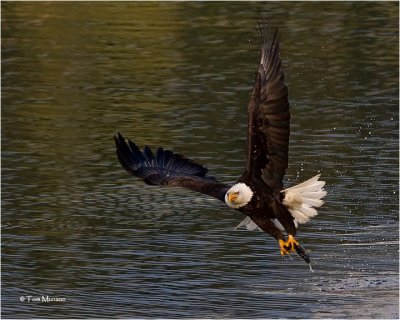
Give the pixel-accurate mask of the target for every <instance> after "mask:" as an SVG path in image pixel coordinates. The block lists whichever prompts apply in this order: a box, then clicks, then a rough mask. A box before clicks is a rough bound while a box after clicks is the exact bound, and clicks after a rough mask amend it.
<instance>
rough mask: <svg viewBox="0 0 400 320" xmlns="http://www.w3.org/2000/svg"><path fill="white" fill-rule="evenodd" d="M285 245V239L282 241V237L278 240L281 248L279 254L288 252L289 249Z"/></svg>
mask: <svg viewBox="0 0 400 320" xmlns="http://www.w3.org/2000/svg"><path fill="white" fill-rule="evenodd" d="M285 246H286V243H285V241H283V240H282V239H281V240H279V247H280V248H281V255H283V256H284V255H285V254H289V251H287V250H286V248H285Z"/></svg>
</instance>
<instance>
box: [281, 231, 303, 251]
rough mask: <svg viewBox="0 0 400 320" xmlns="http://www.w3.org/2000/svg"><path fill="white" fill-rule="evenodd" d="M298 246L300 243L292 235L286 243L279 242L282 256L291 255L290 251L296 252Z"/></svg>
mask: <svg viewBox="0 0 400 320" xmlns="http://www.w3.org/2000/svg"><path fill="white" fill-rule="evenodd" d="M298 246H299V243H298V242H297V241H296V239H295V238H294V237H293V236H292V235H291V234H289V237H288V240H287V241H286V242H285V241H283V240H282V239H280V240H279V247H280V249H281V255H285V254H289V253H290V251H295V250H296V248H297V247H298Z"/></svg>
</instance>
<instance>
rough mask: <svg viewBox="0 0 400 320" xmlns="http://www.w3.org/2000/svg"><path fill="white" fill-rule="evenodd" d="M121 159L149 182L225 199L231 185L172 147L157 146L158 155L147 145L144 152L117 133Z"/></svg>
mask: <svg viewBox="0 0 400 320" xmlns="http://www.w3.org/2000/svg"><path fill="white" fill-rule="evenodd" d="M114 140H115V146H116V151H117V156H118V160H119V162H120V163H121V165H122V167H123V168H124V169H125V170H126V171H127V172H128V173H129V174H131V175H133V176H136V177H139V178H142V179H143V181H144V182H145V183H147V184H150V185H161V186H173V187H182V188H186V189H190V190H193V191H197V192H200V193H203V194H207V195H209V196H212V197H214V198H217V199H219V200H221V201H225V193H226V191H227V190H228V189H229V186H228V185H226V184H223V183H220V182H218V181H216V180H215V178H214V177H211V176H208V175H207V172H208V170H207V169H206V168H204V167H203V166H201V165H200V164H197V163H195V162H193V161H192V160H190V159H188V158H185V157H183V156H181V155H179V154H177V153H173V152H172V151H170V150H164V149H163V148H161V147H160V148H158V149H157V152H156V155H154V153H153V152H152V151H151V149H150V148H149V147H148V146H146V147H144V150H143V153H142V152H141V151H140V150H139V148H138V147H137V146H136V144H135V143H134V142H132V141H131V140H129V141H128V143H126V141H125V139H124V137H123V136H122V135H121V134H120V133H118V136H115V137H114Z"/></svg>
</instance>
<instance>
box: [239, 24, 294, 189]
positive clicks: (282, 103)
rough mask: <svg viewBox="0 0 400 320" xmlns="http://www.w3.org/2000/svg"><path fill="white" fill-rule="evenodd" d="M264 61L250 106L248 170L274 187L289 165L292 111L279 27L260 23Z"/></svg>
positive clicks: (247, 171)
mask: <svg viewBox="0 0 400 320" xmlns="http://www.w3.org/2000/svg"><path fill="white" fill-rule="evenodd" d="M259 34H260V36H261V41H262V46H261V54H260V64H259V67H258V70H257V74H256V81H255V85H254V89H253V94H252V98H251V100H250V103H249V106H248V115H249V120H248V135H247V165H246V173H247V174H250V175H251V176H252V177H255V178H260V177H261V178H262V180H263V181H264V182H265V183H266V184H267V185H268V186H269V187H270V188H271V189H273V190H276V191H279V190H281V189H282V187H283V183H282V179H283V177H284V175H285V173H286V169H287V165H288V151H289V135H290V111H289V100H288V88H287V86H286V84H285V81H284V74H283V71H282V66H281V65H282V62H281V59H280V50H279V42H278V31H277V30H276V29H272V28H271V27H270V26H269V25H267V26H265V25H264V24H261V25H260V30H259Z"/></svg>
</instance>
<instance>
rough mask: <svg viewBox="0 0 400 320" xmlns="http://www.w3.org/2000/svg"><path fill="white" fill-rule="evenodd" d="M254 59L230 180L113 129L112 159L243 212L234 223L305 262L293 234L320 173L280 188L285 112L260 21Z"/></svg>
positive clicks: (272, 40)
mask: <svg viewBox="0 0 400 320" xmlns="http://www.w3.org/2000/svg"><path fill="white" fill-rule="evenodd" d="M258 33H259V37H260V39H261V52H260V62H259V66H258V69H257V72H256V77H255V84H254V88H253V91H252V94H251V99H250V103H249V104H248V129H247V160H246V166H245V169H244V172H243V174H242V176H241V177H240V178H239V179H238V181H237V183H235V184H234V185H229V184H226V183H222V182H219V181H217V180H216V179H215V178H214V177H211V176H209V175H207V172H208V170H207V169H206V168H205V167H203V166H202V165H200V164H197V163H195V162H194V161H192V160H190V159H188V158H186V157H184V156H182V155H179V154H177V153H174V152H172V151H170V150H164V149H163V148H161V147H159V148H158V149H157V151H156V152H155V154H154V153H153V152H152V151H151V149H150V148H149V147H147V146H145V147H144V150H143V152H141V151H140V150H139V148H138V147H137V145H136V144H135V143H134V142H132V141H131V140H128V142H126V140H125V138H124V137H123V136H122V135H121V134H120V133H118V135H117V136H115V137H114V140H115V145H116V152H117V156H118V160H119V162H120V163H121V165H122V167H123V168H124V169H125V170H126V171H127V172H128V173H130V174H131V175H133V176H136V177H139V178H141V179H143V181H144V182H145V183H147V184H149V185H159V186H171V187H183V188H186V189H190V190H193V191H197V192H200V193H203V194H205V195H208V196H211V197H214V198H216V199H218V200H221V201H222V202H224V203H225V204H226V205H227V206H228V207H230V208H232V209H236V210H238V211H240V212H242V213H244V214H245V215H246V218H245V219H244V220H243V222H241V223H240V224H239V225H238V227H245V228H247V229H249V230H252V229H260V230H263V231H264V232H266V233H268V234H270V235H271V236H273V237H274V238H275V239H276V240H277V241H278V244H279V248H280V253H281V255H286V254H289V253H291V252H297V253H298V254H299V255H300V256H301V257H302V258H303V259H304V260H305V261H306V262H307V263H310V256H309V254H308V253H307V252H306V250H305V249H304V248H303V247H302V246H301V245H300V244H299V242H298V241H297V240H296V239H295V238H294V237H295V235H296V230H297V227H298V225H299V224H300V223H305V222H307V221H308V220H309V219H310V218H312V217H314V216H316V215H317V210H316V209H315V208H316V207H320V206H321V205H322V204H323V203H324V201H323V200H321V199H322V198H323V197H324V196H325V195H326V191H325V190H324V189H323V187H324V185H325V182H324V181H320V180H319V177H320V175H316V176H314V177H313V178H311V179H309V180H307V181H305V182H303V183H301V184H299V185H296V186H293V187H291V188H287V189H284V188H283V181H282V180H283V177H284V175H285V173H286V169H287V167H288V149H289V134H290V128H289V126H290V111H289V100H288V88H287V86H286V84H285V82H284V74H283V71H282V66H281V59H280V51H279V42H278V38H277V35H278V30H277V29H276V28H272V27H270V25H269V24H268V25H265V24H264V23H260V25H259V29H258Z"/></svg>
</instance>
